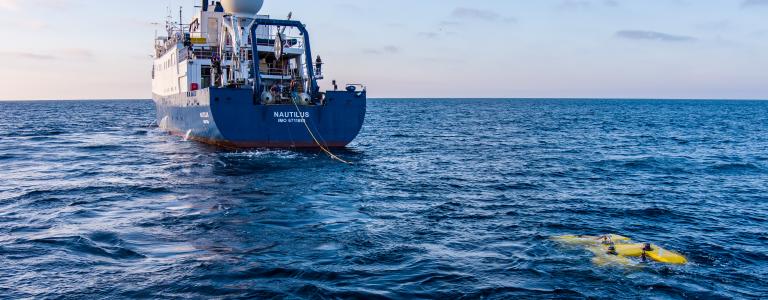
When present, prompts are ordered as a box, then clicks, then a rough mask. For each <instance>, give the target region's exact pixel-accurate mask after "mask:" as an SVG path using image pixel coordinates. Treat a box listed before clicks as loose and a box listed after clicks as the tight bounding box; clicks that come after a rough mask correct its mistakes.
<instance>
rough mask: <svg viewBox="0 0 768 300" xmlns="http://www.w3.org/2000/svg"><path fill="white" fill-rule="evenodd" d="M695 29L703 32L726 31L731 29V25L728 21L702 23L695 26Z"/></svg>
mask: <svg viewBox="0 0 768 300" xmlns="http://www.w3.org/2000/svg"><path fill="white" fill-rule="evenodd" d="M695 27H696V29H699V30H704V31H726V30H729V29H732V28H733V27H734V26H733V23H732V22H731V21H728V20H720V21H710V22H702V23H699V24H696V25H695Z"/></svg>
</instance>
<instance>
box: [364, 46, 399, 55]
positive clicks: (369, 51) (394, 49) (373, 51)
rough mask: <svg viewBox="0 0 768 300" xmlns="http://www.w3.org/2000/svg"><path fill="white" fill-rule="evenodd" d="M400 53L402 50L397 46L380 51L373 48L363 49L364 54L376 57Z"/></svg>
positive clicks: (386, 47)
mask: <svg viewBox="0 0 768 300" xmlns="http://www.w3.org/2000/svg"><path fill="white" fill-rule="evenodd" d="M399 52H400V48H398V47H396V46H384V47H381V48H379V49H373V48H367V49H363V53H365V54H374V55H381V54H396V53H399Z"/></svg>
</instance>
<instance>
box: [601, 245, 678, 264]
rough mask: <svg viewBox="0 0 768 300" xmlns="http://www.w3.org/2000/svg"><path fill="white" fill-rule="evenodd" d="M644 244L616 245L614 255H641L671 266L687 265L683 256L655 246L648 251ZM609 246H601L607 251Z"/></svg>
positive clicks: (651, 246)
mask: <svg viewBox="0 0 768 300" xmlns="http://www.w3.org/2000/svg"><path fill="white" fill-rule="evenodd" d="M646 246H648V245H646V244H616V245H615V246H614V247H616V253H617V254H618V255H621V256H626V257H642V256H643V254H645V256H646V257H647V258H649V259H652V260H654V261H657V262H660V263H665V264H673V265H684V264H686V263H688V259H686V258H685V256H683V255H681V254H680V253H677V252H675V251H671V250H666V249H664V248H661V247H659V246H656V245H650V250H647V249H646ZM608 247H609V246H603V248H604V249H605V250H606V251H608Z"/></svg>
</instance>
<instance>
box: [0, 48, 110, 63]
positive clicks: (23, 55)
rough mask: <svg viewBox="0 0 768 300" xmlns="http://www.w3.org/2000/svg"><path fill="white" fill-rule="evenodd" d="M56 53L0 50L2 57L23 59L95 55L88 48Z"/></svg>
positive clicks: (53, 58) (72, 57) (86, 58)
mask: <svg viewBox="0 0 768 300" xmlns="http://www.w3.org/2000/svg"><path fill="white" fill-rule="evenodd" d="M55 53H56V54H55V55H54V54H49V53H38V52H25V51H9V52H0V56H2V57H13V58H17V59H23V60H37V61H42V60H78V61H83V60H91V59H93V58H94V57H95V55H94V54H93V52H91V51H90V50H88V49H79V48H72V49H60V50H58V51H56V52H55Z"/></svg>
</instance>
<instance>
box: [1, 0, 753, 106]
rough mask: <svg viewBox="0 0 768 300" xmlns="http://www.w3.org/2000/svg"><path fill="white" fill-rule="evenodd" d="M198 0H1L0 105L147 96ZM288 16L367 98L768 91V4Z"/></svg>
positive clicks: (454, 7)
mask: <svg viewBox="0 0 768 300" xmlns="http://www.w3.org/2000/svg"><path fill="white" fill-rule="evenodd" d="M198 2H199V1H193V0H171V1H169V0H132V1H129V0H98V1H86V0H0V38H2V42H1V43H0V57H2V58H3V60H4V61H3V62H2V63H0V99H5V100H22V99H112V98H131V99H134V98H142V99H147V98H150V96H151V95H150V70H151V65H152V62H151V59H150V54H151V53H152V40H153V37H154V32H155V30H156V29H162V28H161V27H158V26H155V25H152V24H151V23H152V22H161V23H162V22H163V20H164V19H165V16H166V15H167V14H168V9H167V8H168V7H169V6H170V7H172V10H173V11H174V14H177V11H178V6H179V5H184V6H185V7H186V9H187V10H186V13H185V15H187V16H188V15H190V14H191V12H192V6H193V5H198ZM289 11H293V13H294V17H295V18H297V19H300V20H302V21H303V22H304V23H306V24H307V25H308V28H309V30H310V33H311V35H312V39H313V50H314V51H315V54H320V55H322V57H323V59H324V60H325V62H326V63H327V65H326V67H325V73H326V78H328V79H334V78H335V79H338V80H339V82H341V83H350V82H354V83H358V82H360V83H364V84H366V85H368V87H369V91H370V96H372V97H568V98H574V97H602V98H611V97H620V98H741V99H768V0H536V1H533V0H471V1H470V0H409V1H405V0H402V1H401V0H390V1H373V0H370V1H366V0H321V1H319V0H266V5H265V8H264V10H263V12H264V13H267V14H270V15H272V16H273V17H281V18H282V17H284V16H285V15H287V14H288V12H289ZM185 22H188V20H186V17H185ZM329 82H330V80H326V81H325V82H323V83H324V84H325V85H326V86H327V84H328V83H329Z"/></svg>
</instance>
